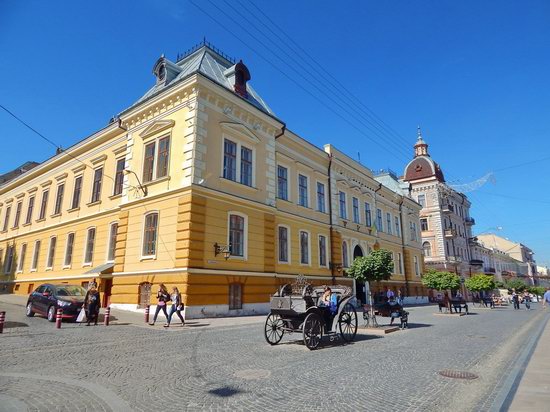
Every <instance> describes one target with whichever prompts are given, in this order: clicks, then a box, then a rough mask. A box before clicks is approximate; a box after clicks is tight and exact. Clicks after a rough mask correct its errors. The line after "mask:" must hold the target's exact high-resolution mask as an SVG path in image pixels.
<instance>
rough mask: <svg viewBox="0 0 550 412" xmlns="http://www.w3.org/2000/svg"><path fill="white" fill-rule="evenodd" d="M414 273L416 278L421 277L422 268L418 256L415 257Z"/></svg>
mask: <svg viewBox="0 0 550 412" xmlns="http://www.w3.org/2000/svg"><path fill="white" fill-rule="evenodd" d="M414 273H415V275H416V276H420V267H419V266H418V256H415V257H414Z"/></svg>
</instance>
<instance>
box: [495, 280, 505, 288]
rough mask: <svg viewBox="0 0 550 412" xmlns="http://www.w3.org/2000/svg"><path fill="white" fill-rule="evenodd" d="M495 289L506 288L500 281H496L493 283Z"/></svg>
mask: <svg viewBox="0 0 550 412" xmlns="http://www.w3.org/2000/svg"><path fill="white" fill-rule="evenodd" d="M495 288H497V289H504V288H506V285H505V284H504V282H502V281H501V280H497V281H495Z"/></svg>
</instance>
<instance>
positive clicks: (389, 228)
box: [386, 212, 392, 235]
mask: <svg viewBox="0 0 550 412" xmlns="http://www.w3.org/2000/svg"><path fill="white" fill-rule="evenodd" d="M391 226H392V225H391V214H390V213H388V212H386V227H387V232H388V234H389V235H391Z"/></svg>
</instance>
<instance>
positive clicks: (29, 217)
mask: <svg viewBox="0 0 550 412" xmlns="http://www.w3.org/2000/svg"><path fill="white" fill-rule="evenodd" d="M34 199H35V197H34V196H31V197H29V204H28V205H27V217H26V218H25V224H26V225H28V224H29V223H31V221H32V213H33V210H34Z"/></svg>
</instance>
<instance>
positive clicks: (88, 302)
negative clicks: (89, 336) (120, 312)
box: [84, 286, 101, 326]
mask: <svg viewBox="0 0 550 412" xmlns="http://www.w3.org/2000/svg"><path fill="white" fill-rule="evenodd" d="M100 307H101V298H100V296H99V291H98V290H97V288H96V287H95V286H92V287H91V288H90V290H88V292H86V297H85V298H84V309H85V311H86V319H87V323H86V326H90V322H92V321H93V322H94V325H97V318H98V317H99V308H100Z"/></svg>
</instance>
